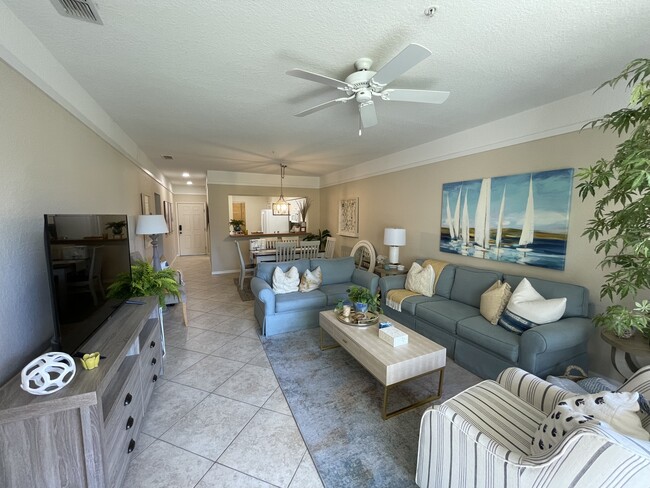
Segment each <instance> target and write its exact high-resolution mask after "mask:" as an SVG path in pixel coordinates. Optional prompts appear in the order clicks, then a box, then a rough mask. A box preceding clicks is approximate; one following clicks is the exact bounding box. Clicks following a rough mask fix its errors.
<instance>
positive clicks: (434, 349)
mask: <svg viewBox="0 0 650 488" xmlns="http://www.w3.org/2000/svg"><path fill="white" fill-rule="evenodd" d="M379 321H380V322H384V321H389V322H391V323H392V324H393V326H394V327H396V328H398V329H399V330H401V331H402V332H404V333H405V334H407V335H408V336H409V342H408V344H405V345H403V346H396V347H393V346H391V345H390V344H388V343H387V342H385V341H383V340H382V339H380V338H379V327H378V325H370V326H367V327H355V326H351V325H347V324H344V323H342V322H340V321H339V320H338V319H337V318H336V315H335V313H334V312H333V311H331V310H326V311H323V312H320V316H319V324H320V348H321V350H327V349H332V348H334V347H339V346H341V347H343V348H344V349H345V350H346V351H347V352H348V353H350V355H351V356H352V357H353V358H354V359H356V360H357V361H358V362H359V363H360V364H361V365H362V366H363V367H364V368H366V370H367V371H368V372H369V373H370V374H372V375H373V376H374V377H375V378H376V379H377V380H378V381H379V382H380V383H381V384H382V385H383V386H384V402H383V406H382V418H383V419H384V420H386V419H389V418H391V417H394V416H395V415H399V414H401V413H404V412H407V411H409V410H412V409H414V408H417V407H420V406H422V405H425V404H426V403H430V402H433V401H434V400H437V399H439V398H440V397H441V396H442V381H443V378H444V372H445V364H446V362H447V351H446V349H445V348H444V347H442V346H441V345H440V344H436V343H435V342H433V341H431V340H429V339H427V338H426V337H424V336H422V335H420V334H418V333H417V332H415V331H414V330H412V329H409V328H408V327H406V326H405V325H402V324H400V323H399V322H397V321H396V320H393V319H390V318H388V317H386V316H385V315H380V317H379ZM323 332H326V333H327V334H328V335H329V336H331V337H332V339H334V340H335V341H336V344H331V343H330V344H329V345H328V344H325V343H324V336H323ZM434 373H438V374H439V376H438V391H437V393H436V394H433V395H431V396H428V397H427V398H424V399H422V400H419V401H416V402H415V403H412V404H410V405H407V406H406V407H403V408H400V409H398V410H394V411H392V412H387V408H388V395H389V393H390V391H391V390H392V389H394V388H395V387H396V386H398V385H400V384H403V383H406V382H408V381H412V380H415V379H416V378H420V377H423V376H427V375H433V374H434Z"/></svg>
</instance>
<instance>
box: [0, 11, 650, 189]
mask: <svg viewBox="0 0 650 488" xmlns="http://www.w3.org/2000/svg"><path fill="white" fill-rule="evenodd" d="M3 1H4V3H5V4H6V5H7V6H8V7H9V8H10V9H11V10H12V11H13V12H14V14H15V15H16V16H17V17H18V19H19V20H20V21H22V22H23V23H24V24H25V25H26V26H27V27H28V28H29V29H30V30H31V31H32V32H33V33H34V34H35V35H36V36H37V37H38V38H39V39H40V41H41V42H42V43H43V44H44V46H45V47H46V48H47V49H48V50H49V51H50V52H51V53H52V54H53V56H54V57H55V58H56V59H57V60H58V61H59V62H60V63H61V64H62V65H63V67H64V68H65V69H66V70H67V71H68V72H69V73H70V74H71V75H72V76H73V77H74V78H75V79H76V80H77V81H78V82H79V83H80V84H81V86H82V87H83V88H84V89H85V90H86V91H87V92H88V93H89V94H90V95H91V96H92V97H93V98H94V99H95V100H96V101H97V102H98V103H99V105H100V106H101V107H103V109H104V110H105V111H106V112H107V113H108V114H109V115H110V117H112V119H113V120H114V121H115V122H116V123H117V124H118V125H119V126H120V127H121V128H122V129H123V131H124V132H126V134H128V136H129V137H130V138H131V139H133V140H134V141H135V142H136V144H137V145H138V146H139V147H140V148H141V149H142V150H143V151H144V152H145V153H146V155H147V156H148V158H149V159H150V160H151V161H152V162H153V163H154V164H155V165H156V166H157V167H158V168H159V169H160V170H161V171H162V172H163V173H164V174H165V176H166V177H167V178H168V180H169V181H170V182H171V183H172V184H174V187H175V189H177V188H179V186H178V185H182V184H183V179H182V178H181V173H182V172H183V171H188V172H189V173H190V174H191V176H192V179H193V181H194V182H195V184H198V185H203V184H204V182H205V174H206V171H207V170H220V171H235V172H251V173H267V174H273V175H275V176H279V168H278V161H280V160H282V161H285V162H286V164H287V165H288V169H287V175H302V176H322V175H326V174H329V173H332V172H334V171H338V170H340V169H343V168H346V167H349V166H352V165H356V164H359V163H362V162H365V161H369V160H372V159H375V158H379V157H381V156H385V155H387V154H391V153H394V152H397V151H400V150H403V149H406V148H409V147H412V146H416V145H419V144H423V143H426V142H428V141H432V140H435V139H438V138H440V137H443V136H447V135H449V134H453V133H457V132H459V131H462V130H465V129H468V128H471V127H475V126H478V125H481V124H484V123H486V122H489V121H492V120H496V119H500V118H502V117H505V116H508V115H511V114H514V113H518V112H521V111H523V110H527V109H530V108H532V107H537V106H540V105H543V104H546V103H549V102H552V101H554V100H558V99H561V98H564V97H567V96H570V95H574V94H577V93H581V92H584V91H585V90H589V89H593V88H594V87H596V86H598V85H599V84H600V83H601V82H602V81H604V80H607V79H609V78H611V77H612V76H614V75H615V74H617V73H618V72H619V71H620V70H621V68H622V67H623V66H624V65H625V64H626V63H627V62H629V61H630V60H632V59H634V58H637V57H648V56H649V55H650V53H649V52H648V25H650V2H649V1H648V0H617V1H612V0H588V1H577V0H573V1H569V0H547V1H544V2H542V1H539V0H499V1H497V0H455V1H451V0H448V1H444V0H441V1H439V2H436V3H434V4H428V3H426V2H425V3H420V2H405V1H404V0H382V1H375V2H370V1H365V2H364V1H359V0H356V1H353V0H330V1H315V0H303V1H300V2H298V1H296V0H293V1H291V0H281V1H274V2H271V1H265V2H262V1H235V0H229V1H228V0H226V1H219V2H217V1H214V0H192V1H188V0H165V1H159V0H156V1H154V0H128V1H127V0H106V1H101V0H99V1H97V2H96V4H97V6H98V10H99V13H100V16H101V18H102V20H103V23H104V25H95V24H90V23H86V22H82V21H77V20H73V19H69V18H66V17H62V16H61V15H59V14H58V13H57V11H56V10H55V9H54V7H53V6H52V4H51V3H50V2H48V1H46V0H39V1H25V0H3ZM430 5H437V6H438V7H439V8H438V11H437V13H436V15H435V16H434V17H433V18H429V17H426V16H425V15H424V10H425V8H426V7H428V6H430ZM411 42H415V43H419V44H422V45H423V46H425V47H427V48H429V49H430V50H431V51H433V54H432V56H430V57H429V58H428V59H426V60H425V61H423V62H422V63H420V64H419V65H417V66H416V67H415V68H413V69H412V70H410V71H408V72H407V73H406V74H405V75H403V76H401V77H400V78H398V79H397V80H395V81H394V82H393V83H392V84H391V85H390V87H391V88H421V89H433V90H448V91H450V92H451V96H450V97H449V99H448V100H447V102H446V103H445V104H443V105H428V104H409V103H401V102H392V103H389V102H383V103H382V101H378V102H376V106H377V113H378V117H379V125H377V126H375V127H372V128H369V129H367V130H366V131H365V132H364V134H363V136H362V137H359V136H358V135H357V127H358V119H357V108H356V104H354V103H348V104H340V105H337V106H334V107H330V108H328V109H325V110H323V111H320V112H317V113H314V114H312V115H310V116H307V117H304V118H297V117H294V116H293V114H294V113H297V112H299V111H302V110H304V109H306V108H309V107H311V106H313V105H316V104H319V103H322V102H324V101H327V100H331V99H333V98H338V96H340V92H337V91H336V90H335V89H333V88H329V87H326V86H323V85H319V84H317V83H313V82H309V81H306V80H301V79H297V78H293V77H289V76H287V75H285V72H286V71H287V70H289V69H291V68H302V69H306V70H309V71H314V72H318V73H321V74H324V75H327V76H330V77H334V78H338V79H345V77H346V76H347V75H348V74H350V73H351V72H352V71H354V69H353V63H354V61H355V60H356V59H358V58H359V57H363V56H367V57H371V58H372V59H373V60H375V64H374V65H373V68H374V69H377V68H379V67H381V66H382V65H383V64H384V63H385V62H386V61H388V60H389V59H391V58H392V57H393V56H394V55H396V54H397V53H398V52H399V51H401V50H402V49H403V48H404V47H405V46H406V45H407V44H409V43H411ZM163 154H169V155H172V156H173V157H174V160H173V161H165V160H164V159H162V158H161V155H163Z"/></svg>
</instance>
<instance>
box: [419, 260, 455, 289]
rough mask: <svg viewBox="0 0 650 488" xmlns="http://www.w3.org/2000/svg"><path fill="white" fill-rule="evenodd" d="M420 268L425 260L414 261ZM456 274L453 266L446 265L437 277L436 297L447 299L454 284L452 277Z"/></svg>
mask: <svg viewBox="0 0 650 488" xmlns="http://www.w3.org/2000/svg"><path fill="white" fill-rule="evenodd" d="M415 261H416V262H417V263H418V264H419V265H420V266H422V263H424V261H426V259H416V260H415ZM455 274H456V266H454V265H453V264H448V265H447V266H445V267H444V268H443V270H442V271H441V272H440V276H438V281H437V282H436V289H435V293H436V295H438V296H441V297H443V298H449V296H450V294H451V287H452V286H453V284H454V275H455Z"/></svg>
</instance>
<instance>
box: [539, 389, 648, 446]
mask: <svg viewBox="0 0 650 488" xmlns="http://www.w3.org/2000/svg"><path fill="white" fill-rule="evenodd" d="M638 411H639V394H638V393H637V392H634V393H631V392H621V393H612V392H601V393H594V394H592V395H578V396H575V397H571V398H567V399H565V400H562V401H560V402H559V403H558V404H557V406H556V407H555V409H554V410H553V412H551V414H550V415H549V416H548V417H546V419H544V421H543V422H542V423H541V424H540V426H539V428H538V429H537V432H536V433H535V436H534V437H533V442H532V448H531V452H532V453H533V454H541V453H543V452H546V451H548V450H549V449H552V448H553V446H555V445H557V444H559V443H560V442H562V439H563V437H564V436H565V435H567V434H568V433H569V432H571V430H573V429H574V428H576V427H579V426H580V425H583V424H599V423H600V422H604V423H606V424H609V426H610V427H611V428H612V429H614V430H615V431H617V432H619V433H621V434H624V435H628V436H631V437H635V438H637V439H641V440H643V441H648V440H650V434H649V433H648V432H647V431H646V430H645V429H644V428H643V426H642V425H641V418H640V417H639V415H638V414H637V412H638Z"/></svg>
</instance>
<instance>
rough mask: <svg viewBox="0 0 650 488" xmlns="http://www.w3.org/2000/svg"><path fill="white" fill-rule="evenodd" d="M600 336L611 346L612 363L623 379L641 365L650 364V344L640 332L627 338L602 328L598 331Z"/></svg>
mask: <svg viewBox="0 0 650 488" xmlns="http://www.w3.org/2000/svg"><path fill="white" fill-rule="evenodd" d="M600 337H601V338H602V339H603V340H604V341H605V342H606V343H607V344H609V345H610V346H612V353H611V356H610V358H611V361H612V365H613V366H614V368H615V369H616V371H618V373H619V374H620V375H621V376H623V377H624V378H625V379H628V378H629V377H630V376H632V374H633V373H635V372H636V371H637V370H638V369H639V368H641V367H642V366H645V365H647V364H650V344H648V339H646V338H645V337H643V336H642V335H641V334H635V335H634V336H632V337H630V338H629V339H621V338H620V337H616V335H614V334H612V333H611V332H609V331H606V330H603V331H601V332H600Z"/></svg>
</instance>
